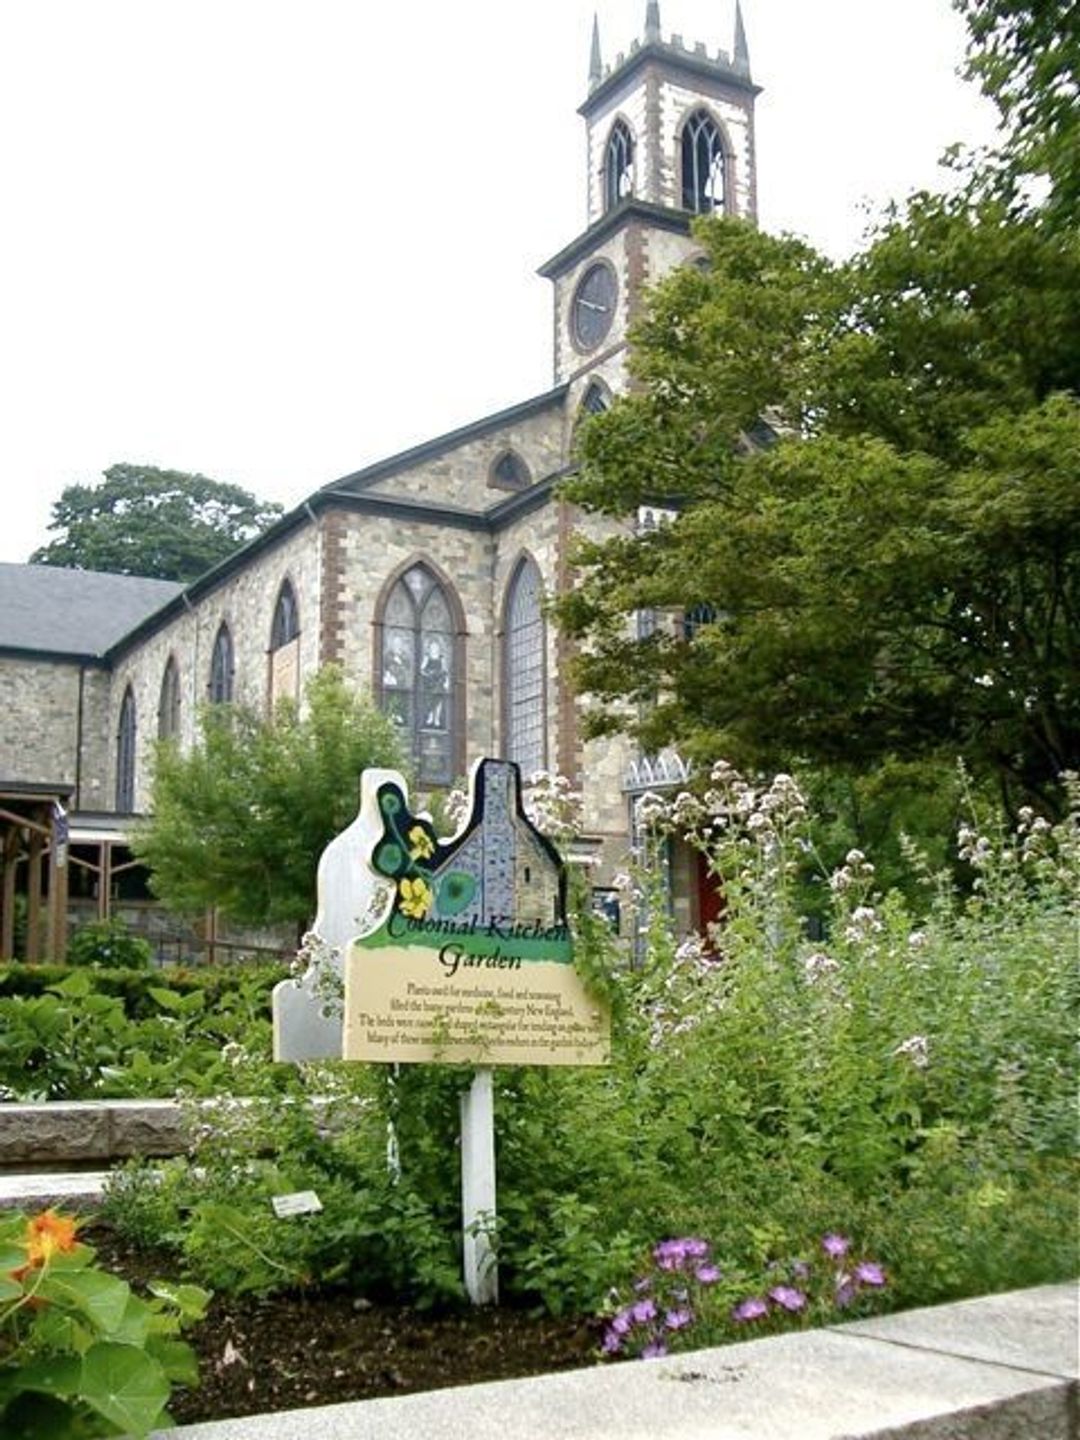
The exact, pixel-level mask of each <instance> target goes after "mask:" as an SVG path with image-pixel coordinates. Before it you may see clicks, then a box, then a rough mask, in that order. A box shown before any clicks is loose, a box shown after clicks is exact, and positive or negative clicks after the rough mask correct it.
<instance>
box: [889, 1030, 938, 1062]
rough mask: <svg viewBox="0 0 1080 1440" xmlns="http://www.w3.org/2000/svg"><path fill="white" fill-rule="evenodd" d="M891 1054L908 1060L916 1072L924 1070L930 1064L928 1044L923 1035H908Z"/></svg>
mask: <svg viewBox="0 0 1080 1440" xmlns="http://www.w3.org/2000/svg"><path fill="white" fill-rule="evenodd" d="M892 1053H893V1054H894V1055H898V1056H902V1057H903V1058H904V1059H905V1060H908V1061H909V1062H910V1063H911V1064H912V1065H914V1067H915V1069H916V1070H925V1069H926V1067H927V1066H928V1065H929V1064H930V1042H929V1040H928V1039H927V1038H926V1036H925V1035H909V1036H908V1038H907V1039H906V1040H905V1041H904V1042H903V1043H902V1044H900V1045H898V1046H897V1047H896V1049H895V1050H894V1051H893V1052H892Z"/></svg>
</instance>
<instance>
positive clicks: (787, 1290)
mask: <svg viewBox="0 0 1080 1440" xmlns="http://www.w3.org/2000/svg"><path fill="white" fill-rule="evenodd" d="M769 1299H770V1300H771V1301H772V1302H773V1304H774V1305H779V1306H780V1308H781V1309H782V1310H790V1311H791V1313H792V1314H793V1315H794V1314H796V1313H797V1312H798V1311H799V1310H805V1309H806V1296H805V1295H804V1294H803V1292H802V1291H801V1290H796V1289H795V1287H794V1285H774V1286H773V1288H772V1289H771V1290H770V1291H769Z"/></svg>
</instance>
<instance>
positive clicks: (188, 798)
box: [132, 667, 401, 925]
mask: <svg viewBox="0 0 1080 1440" xmlns="http://www.w3.org/2000/svg"><path fill="white" fill-rule="evenodd" d="M305 702H306V703H305V705H304V707H303V708H301V707H299V706H298V705H296V704H295V703H294V702H292V701H288V700H282V701H279V702H278V703H277V704H276V705H275V706H274V709H273V711H272V713H271V714H268V715H260V714H256V713H255V712H253V711H250V710H247V709H244V708H242V707H239V706H233V705H207V706H206V707H205V708H204V709H203V712H202V715H201V730H202V736H201V741H200V743H199V744H198V745H196V746H195V748H194V749H192V750H191V751H190V752H189V753H187V754H182V753H181V752H180V750H179V749H178V748H177V747H176V745H175V744H174V743H173V742H171V741H163V742H161V743H160V745H159V747H158V752H157V760H156V765H155V771H154V786H153V799H152V811H153V814H152V818H151V819H150V820H148V821H147V822H146V824H145V825H144V826H143V827H141V828H140V829H139V830H138V831H137V832H136V833H135V835H134V836H133V839H132V848H133V850H134V852H135V854H136V855H137V856H138V858H139V859H140V860H141V861H143V863H145V864H146V865H147V866H148V867H149V868H150V871H151V879H150V883H151V888H152V890H153V892H154V894H155V895H157V896H158V897H159V898H160V899H161V900H162V902H163V903H164V904H165V905H166V906H167V908H168V909H170V910H173V911H175V912H176V913H177V914H197V913H199V912H201V911H205V910H206V909H208V908H209V907H210V906H217V908H218V909H219V910H220V911H221V912H222V914H223V915H225V916H226V917H228V918H229V919H232V920H235V921H237V922H239V923H241V924H251V925H264V924H276V923H285V922H292V923H296V924H297V925H303V924H305V923H307V922H309V921H310V920H311V918H312V917H313V915H314V913H315V898H316V897H315V872H316V865H317V862H318V859H319V856H320V854H321V853H322V851H323V850H324V849H325V847H326V846H327V844H329V842H330V840H332V839H333V837H334V836H335V835H337V834H338V833H339V832H340V831H342V830H343V829H344V828H345V826H346V825H348V824H349V823H350V821H352V820H353V819H354V817H355V815H356V811H357V807H358V805H359V802H360V773H361V771H362V770H364V769H365V768H366V767H367V766H370V765H389V766H399V765H400V763H401V756H400V749H399V746H398V741H397V737H396V733H395V731H394V727H393V724H392V722H391V721H390V720H389V719H388V718H387V717H386V716H385V715H383V714H382V713H381V712H380V711H378V710H376V709H375V707H374V706H373V705H372V704H371V703H370V702H369V701H366V700H362V699H360V698H359V697H357V696H356V695H355V694H354V693H353V692H352V691H350V690H349V689H348V687H347V686H346V684H345V682H344V680H343V678H342V675H341V672H340V671H339V670H337V669H335V668H334V667H327V668H325V669H324V670H321V671H320V672H319V673H318V674H317V675H315V676H313V677H312V679H311V680H310V681H309V682H308V685H307V688H306V691H305Z"/></svg>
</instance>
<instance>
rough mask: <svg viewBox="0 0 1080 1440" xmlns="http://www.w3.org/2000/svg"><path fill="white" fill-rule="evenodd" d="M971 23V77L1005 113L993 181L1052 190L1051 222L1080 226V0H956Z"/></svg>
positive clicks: (1046, 212) (1049, 203)
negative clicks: (1036, 180) (1041, 184)
mask: <svg viewBox="0 0 1080 1440" xmlns="http://www.w3.org/2000/svg"><path fill="white" fill-rule="evenodd" d="M953 3H954V5H955V7H956V9H957V10H959V11H960V13H961V14H962V15H963V16H964V18H965V20H966V21H967V25H968V32H969V35H970V45H969V49H968V73H969V75H971V76H972V78H974V79H976V80H978V81H979V83H980V84H981V85H982V88H983V90H984V91H985V93H986V94H987V95H989V96H990V98H991V99H992V100H993V101H994V102H995V104H996V105H997V106H998V109H999V110H1000V112H1001V119H1002V125H1003V127H1004V131H1005V140H1004V146H1003V149H1002V153H1001V156H1000V160H1001V161H1002V164H1001V166H1000V167H994V169H993V170H992V172H991V175H992V177H993V178H995V179H996V180H998V181H999V182H1003V183H1004V186H1005V187H1006V188H1007V189H1008V190H1013V191H1015V190H1016V188H1017V187H1018V186H1019V187H1020V188H1022V187H1023V182H1024V181H1025V180H1026V179H1027V177H1030V176H1033V175H1039V176H1043V177H1044V178H1045V180H1046V181H1047V182H1048V185H1049V195H1048V197H1047V200H1046V203H1045V206H1044V212H1043V213H1044V216H1045V218H1046V219H1048V220H1049V221H1050V222H1052V223H1055V224H1059V225H1063V226H1069V225H1076V224H1077V223H1078V222H1080V20H1078V19H1077V13H1076V5H1075V3H1074V0H953Z"/></svg>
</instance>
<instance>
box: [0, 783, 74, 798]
mask: <svg viewBox="0 0 1080 1440" xmlns="http://www.w3.org/2000/svg"><path fill="white" fill-rule="evenodd" d="M74 793H75V786H74V785H69V784H67V783H66V782H59V783H57V784H55V785H50V784H49V783H48V781H46V780H40V781H39V780H0V797H2V798H4V799H12V800H16V799H18V800H51V799H53V798H54V797H60V798H62V799H65V800H66V799H68V798H69V797H70V796H71V795H73V794H74Z"/></svg>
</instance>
